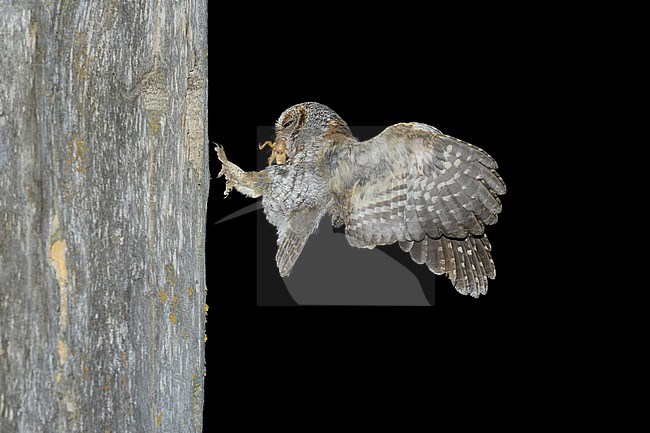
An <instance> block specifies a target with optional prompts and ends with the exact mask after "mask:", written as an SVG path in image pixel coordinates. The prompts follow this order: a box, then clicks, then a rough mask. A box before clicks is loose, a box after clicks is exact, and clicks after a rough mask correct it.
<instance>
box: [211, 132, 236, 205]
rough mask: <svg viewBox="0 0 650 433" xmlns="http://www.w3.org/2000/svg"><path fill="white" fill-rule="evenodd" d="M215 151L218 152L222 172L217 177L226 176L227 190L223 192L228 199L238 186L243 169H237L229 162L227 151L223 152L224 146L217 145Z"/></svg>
mask: <svg viewBox="0 0 650 433" xmlns="http://www.w3.org/2000/svg"><path fill="white" fill-rule="evenodd" d="M214 150H216V151H217V158H219V161H221V164H222V165H221V171H219V174H218V175H217V177H221V176H226V190H225V191H224V192H223V196H224V197H228V194H229V193H230V191H232V189H233V188H234V187H235V186H237V179H238V177H239V173H240V172H241V169H240V168H239V167H237V166H236V165H235V164H233V163H232V162H230V161H228V158H226V151H225V150H223V146H219V145H217V146H216V147H215V148H214Z"/></svg>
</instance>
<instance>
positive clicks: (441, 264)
mask: <svg viewBox="0 0 650 433" xmlns="http://www.w3.org/2000/svg"><path fill="white" fill-rule="evenodd" d="M399 245H400V247H401V248H402V250H404V251H407V252H410V253H411V258H412V259H413V261H415V262H416V263H419V264H423V263H426V264H427V267H428V268H429V270H430V271H431V272H433V273H434V274H436V275H442V274H446V275H447V276H448V277H449V279H450V280H451V282H452V284H453V285H454V287H455V288H456V290H458V292H459V293H461V294H463V295H471V296H473V297H475V298H478V296H479V295H484V294H485V293H487V286H488V278H490V279H492V280H493V279H494V276H495V274H496V272H495V269H494V262H493V261H492V256H491V255H490V250H491V249H492V248H491V246H490V242H489V241H488V238H487V236H486V235H483V236H469V237H467V238H465V239H450V238H447V237H445V236H442V237H440V238H438V239H433V238H430V237H428V236H425V237H424V239H423V240H422V241H420V242H418V241H407V242H400V243H399Z"/></svg>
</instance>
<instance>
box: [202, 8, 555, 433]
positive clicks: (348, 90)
mask: <svg viewBox="0 0 650 433" xmlns="http://www.w3.org/2000/svg"><path fill="white" fill-rule="evenodd" d="M398 9H399V8H398ZM265 12H266V11H259V10H257V11H255V13H254V16H253V12H252V11H251V12H249V13H247V14H244V15H241V16H236V17H235V16H233V15H230V14H226V13H224V12H222V11H218V10H217V11H215V10H212V9H211V10H210V18H209V22H210V27H209V35H210V40H209V44H210V45H209V73H210V81H209V135H210V140H211V142H217V143H219V144H222V145H224V146H225V147H226V150H227V155H228V157H229V159H230V160H232V161H233V162H235V163H237V164H238V165H239V166H240V167H242V168H243V169H244V170H254V169H256V168H257V165H256V164H257V158H259V157H260V151H259V150H257V147H256V145H257V143H258V137H257V130H256V127H257V125H271V124H273V122H275V120H276V119H277V117H278V116H279V115H280V113H282V111H283V110H285V109H286V108H288V107H289V106H291V105H293V104H296V103H299V102H305V101H317V102H321V103H323V104H326V105H328V106H329V107H331V108H332V109H334V110H335V111H336V112H337V113H339V114H340V115H341V117H342V118H343V119H344V120H345V121H346V122H347V123H348V124H350V125H391V124H394V123H398V122H408V121H417V122H423V123H427V124H431V125H434V126H435V127H437V128H439V129H440V130H442V131H443V132H445V133H447V134H450V135H452V136H455V137H458V138H461V139H463V140H465V141H468V142H470V143H473V144H476V145H478V146H479V147H481V148H483V149H484V150H486V151H487V152H488V153H490V154H491V155H492V156H493V157H494V159H495V160H496V161H497V162H498V164H499V173H500V174H501V176H502V177H503V179H504V180H505V182H506V185H507V187H508V192H507V194H506V195H505V196H504V197H502V202H503V212H502V214H501V215H500V216H499V222H498V223H497V225H495V226H491V227H488V230H487V233H488V235H489V238H490V241H491V243H492V246H493V257H494V261H495V263H496V269H497V278H496V279H495V280H494V281H490V285H489V291H488V293H487V295H486V296H481V297H480V298H479V299H473V298H470V297H467V296H461V295H459V294H458V293H457V292H456V291H455V290H454V289H453V287H452V286H451V284H449V282H448V280H447V279H446V278H443V277H436V297H435V299H436V304H437V307H435V308H401V307H384V308H381V307H256V305H255V304H256V291H255V269H256V250H255V245H256V241H255V226H256V217H255V214H252V213H251V214H248V215H246V216H243V217H240V218H238V219H236V220H233V221H231V222H229V223H228V224H220V225H218V226H217V225H215V224H214V223H215V222H216V221H217V220H219V219H221V218H222V217H224V216H226V215H228V214H230V213H232V212H234V211H236V210H238V209H240V208H242V207H244V206H246V205H249V204H250V203H252V202H253V200H252V199H249V198H245V197H243V196H242V195H240V194H238V193H237V192H233V193H231V194H230V196H229V197H228V198H226V199H224V198H223V190H224V185H225V182H224V180H223V178H219V179H217V178H216V174H217V173H218V171H219V168H220V164H219V163H218V161H217V159H216V155H215V153H214V151H213V150H212V148H213V147H214V146H213V145H211V146H210V147H211V149H210V153H211V155H210V170H211V173H212V181H211V184H210V199H209V203H208V228H207V246H206V248H207V250H206V253H207V257H206V260H207V270H208V271H207V286H208V304H209V306H210V311H209V315H208V327H207V334H208V338H209V340H208V343H207V346H206V351H207V372H208V376H207V377H206V398H207V402H208V403H206V408H205V414H206V415H205V416H206V425H209V424H210V418H209V416H210V412H211V407H214V406H210V403H209V402H210V399H211V397H213V396H216V395H223V393H224V389H223V381H224V380H227V379H226V378H229V379H232V378H233V377H236V378H240V377H248V378H251V377H252V379H253V381H254V382H257V384H258V385H259V384H265V385H266V384H269V383H271V384H275V383H276V382H275V381H276V380H278V381H281V378H277V377H276V375H277V374H278V373H277V371H276V369H278V366H280V365H282V366H283V367H282V368H280V370H281V371H282V372H283V373H281V375H282V377H284V378H286V377H289V376H292V375H293V374H295V370H293V369H294V368H295V369H298V368H307V369H309V366H310V365H312V364H313V363H315V362H322V361H323V360H325V361H327V362H329V363H330V364H334V365H339V364H341V363H342V364H343V365H347V364H348V363H350V362H353V359H352V358H351V355H350V353H351V352H352V353H357V354H358V353H359V350H361V351H363V350H368V351H371V352H373V353H377V352H382V351H384V350H385V355H387V356H395V355H396V353H409V354H410V355H409V356H411V357H412V356H414V355H413V352H414V351H415V352H416V353H419V354H420V355H423V354H422V353H421V352H420V350H425V348H427V347H429V348H430V347H433V346H438V347H439V345H440V344H442V343H443V342H444V341H449V340H454V339H456V338H457V339H458V341H462V342H463V343H464V344H465V343H466V344H468V345H473V344H477V342H478V341H481V340H483V341H489V340H491V339H492V338H494V335H495V334H498V335H501V336H503V335H504V333H505V334H508V335H509V333H511V332H520V331H522V330H523V329H522V327H523V326H524V325H522V322H521V321H517V320H516V319H514V317H516V318H517V319H521V318H524V317H526V316H527V315H529V314H530V312H531V311H532V310H533V309H535V310H539V309H540V308H544V306H547V305H550V304H552V303H555V302H558V301H557V299H556V298H554V295H552V294H550V291H549V290H546V289H547V288H548V287H549V286H552V285H553V284H554V283H552V282H551V281H545V279H548V278H550V277H549V275H545V274H544V272H543V271H542V270H541V269H540V263H543V260H544V258H543V257H539V256H541V255H542V253H541V251H540V250H541V246H540V245H542V244H544V243H545V242H546V241H548V240H549V239H548V238H547V236H545V235H544V234H543V233H542V234H540V233H538V232H537V231H536V227H538V221H537V220H538V219H539V218H540V215H539V214H540V211H539V203H540V202H541V201H544V200H550V199H548V198H547V197H543V196H540V191H539V190H538V188H536V187H535V182H536V179H537V166H539V165H541V163H542V162H543V158H542V156H543V155H542V154H543V147H542V146H543V144H542V138H543V137H542V135H543V134H545V132H544V131H545V130H547V128H548V125H549V124H550V123H552V122H553V112H552V111H545V108H544V102H542V101H543V100H544V99H545V98H546V97H547V96H548V95H547V93H546V92H547V89H546V78H547V76H548V75H547V70H548V67H549V54H548V53H546V52H545V50H544V49H543V40H542V39H543V34H542V35H541V36H538V32H537V31H536V30H535V27H534V26H533V24H532V22H531V21H530V19H529V18H528V17H527V16H521V17H520V18H519V19H516V20H512V19H510V18H506V17H505V16H501V15H500V12H501V11H498V10H494V9H492V10H489V11H487V10H486V11H474V16H473V17H471V18H470V17H468V16H466V15H464V14H463V13H460V14H457V15H453V16H443V15H434V16H432V15H431V14H428V13H427V14H421V13H418V11H417V10H415V9H409V8H404V9H399V11H395V10H391V11H387V12H390V13H388V14H386V15H385V16H384V17H383V18H373V19H368V18H366V17H352V16H350V18H344V16H348V14H347V13H345V14H343V13H336V14H334V13H332V12H325V11H318V12H314V13H313V14H312V15H310V16H309V17H303V18H302V19H300V20H292V21H291V22H289V21H287V20H282V19H279V20H278V19H276V18H272V17H271V16H270V15H266V14H265ZM510 16H511V15H510V14H508V17H510ZM233 20H236V22H237V25H236V26H234V27H235V29H234V30H233V25H232V24H233ZM226 27H227V28H226ZM245 38H250V39H249V40H250V42H245ZM268 138H271V137H268ZM542 217H544V216H543V215H542ZM226 276H227V278H228V279H229V281H230V283H224V282H223V280H224V278H225V277H226ZM458 306H461V307H465V308H464V309H462V310H457V309H454V310H453V312H452V311H451V310H450V308H451V307H458ZM488 307H489V309H488ZM505 317H507V318H513V320H512V322H510V323H507V324H505V326H503V322H501V321H502V320H504V318H505ZM497 322H499V323H500V324H499V325H497ZM513 329H514V330H516V331H513ZM514 344H516V343H514ZM382 348H383V349H382ZM423 356H424V355H423ZM434 356H438V355H434ZM441 356H447V354H445V355H441ZM486 356H487V355H486ZM416 358H417V356H416V357H415V358H412V359H416ZM418 362H419V361H418ZM461 362H462V361H461ZM243 365H247V366H249V367H242V366H243ZM287 366H289V369H290V371H288V370H286V369H285V368H284V367H287ZM356 368H361V369H363V368H365V367H362V366H357V367H356ZM309 377H310V378H311V379H313V377H311V376H309ZM311 379H310V380H311ZM235 380H238V379H235ZM265 385H264V386H262V388H264V387H265ZM270 386H272V385H270ZM259 388H260V387H259V386H256V387H255V389H256V390H258V391H259ZM236 389H239V388H228V392H234V393H236V394H237V393H239V392H241V393H242V394H241V395H239V394H238V395H237V398H242V399H243V398H245V394H244V391H241V390H240V391H237V390H236ZM252 397H254V396H252ZM233 398H234V397H233ZM260 398H266V399H272V398H273V393H272V392H271V391H269V392H262V397H260ZM221 409H222V408H221Z"/></svg>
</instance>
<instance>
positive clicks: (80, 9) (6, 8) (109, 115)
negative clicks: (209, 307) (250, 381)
mask: <svg viewBox="0 0 650 433" xmlns="http://www.w3.org/2000/svg"><path fill="white" fill-rule="evenodd" d="M206 17H207V5H206V2H205V0H188V1H183V2H174V1H171V0H155V1H154V0H140V1H100V2H91V1H75V0H69V1H60V2H58V1H54V2H38V1H29V0H23V1H21V0H14V1H13V2H6V1H5V0H0V53H1V54H2V56H1V57H0V275H1V276H2V287H1V288H0V431H1V432H3V433H5V432H48V431H55V432H103V431H110V432H149V431H162V432H180V431H183V432H187V431H189V432H199V431H201V426H202V409H203V372H204V330H205V290H204V289H205V264H204V240H205V217H206V203H207V194H208V180H209V174H208V165H207V161H208V154H207V128H206V126H207V125H206V121H205V119H207V113H206V108H207V105H206V102H207V57H206V56H207V38H206V36H207V35H206V32H207V25H206V23H207V20H206Z"/></svg>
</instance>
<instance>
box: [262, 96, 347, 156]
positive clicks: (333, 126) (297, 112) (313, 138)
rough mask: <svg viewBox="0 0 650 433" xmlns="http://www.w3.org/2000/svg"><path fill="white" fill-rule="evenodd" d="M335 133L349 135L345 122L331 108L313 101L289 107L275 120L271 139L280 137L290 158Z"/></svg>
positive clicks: (322, 141) (332, 136)
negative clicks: (273, 136)
mask: <svg viewBox="0 0 650 433" xmlns="http://www.w3.org/2000/svg"><path fill="white" fill-rule="evenodd" d="M336 134H340V135H343V136H346V137H350V138H351V137H353V135H352V133H351V132H350V128H349V127H348V125H347V123H345V121H344V120H343V119H341V117H340V116H339V115H338V114H336V113H335V112H334V110H332V109H331V108H329V107H327V106H325V105H323V104H319V103H317V102H303V103H301V104H296V105H294V106H293V107H289V108H287V109H286V110H285V111H284V112H283V113H282V114H281V115H280V118H279V119H278V120H277V122H275V139H276V141H277V140H284V143H285V145H286V147H287V150H288V152H289V157H290V158H291V156H292V155H295V154H296V153H297V152H301V151H303V150H304V149H305V147H306V146H308V147H311V148H313V147H315V146H316V147H318V146H319V145H322V144H323V143H325V142H327V140H328V139H332V138H334V136H335V135H336ZM312 150H313V149H312Z"/></svg>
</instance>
